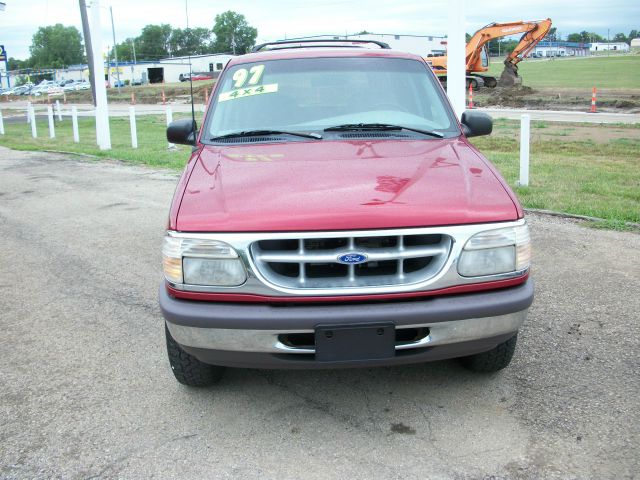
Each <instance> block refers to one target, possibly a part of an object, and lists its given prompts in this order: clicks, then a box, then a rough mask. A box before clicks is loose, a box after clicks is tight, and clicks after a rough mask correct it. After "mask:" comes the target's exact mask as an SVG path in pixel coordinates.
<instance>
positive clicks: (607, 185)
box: [473, 136, 640, 223]
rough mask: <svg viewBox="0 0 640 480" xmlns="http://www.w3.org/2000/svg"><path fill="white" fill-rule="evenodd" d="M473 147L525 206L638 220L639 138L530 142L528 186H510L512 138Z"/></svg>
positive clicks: (514, 161) (514, 168) (515, 165)
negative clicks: (512, 189) (476, 148)
mask: <svg viewBox="0 0 640 480" xmlns="http://www.w3.org/2000/svg"><path fill="white" fill-rule="evenodd" d="M622 140H624V141H622ZM473 143H474V144H475V145H476V146H477V147H478V148H479V149H480V150H481V151H482V152H483V153H484V154H485V155H486V156H487V158H488V159H489V160H491V161H492V162H493V163H494V164H495V165H496V166H497V167H498V169H499V170H500V172H501V173H502V174H503V176H504V177H505V179H506V180H507V182H508V183H509V184H510V185H512V186H514V190H515V191H516V193H517V194H518V197H519V198H520V200H521V201H522V203H523V205H524V206H525V207H528V208H539V209H545V210H555V211H560V212H566V213H572V214H577V215H587V216H590V217H597V218H603V219H607V220H610V221H612V222H615V221H617V222H634V223H639V222H640V140H636V139H620V140H612V141H609V142H606V143H595V142H593V141H591V140H583V141H564V140H559V139H549V138H545V139H544V140H541V141H534V142H532V144H531V163H530V178H529V186H528V187H518V186H515V185H516V182H517V180H518V177H519V168H520V167H519V158H518V155H519V154H518V152H519V144H518V141H517V139H516V138H509V137H499V136H490V137H480V138H477V139H473Z"/></svg>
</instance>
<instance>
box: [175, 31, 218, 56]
mask: <svg viewBox="0 0 640 480" xmlns="http://www.w3.org/2000/svg"><path fill="white" fill-rule="evenodd" d="M169 48H170V50H171V55H173V56H185V55H204V54H205V53H210V52H211V30H209V29H208V28H185V29H184V30H182V29H180V28H176V29H173V30H172V31H171V38H169Z"/></svg>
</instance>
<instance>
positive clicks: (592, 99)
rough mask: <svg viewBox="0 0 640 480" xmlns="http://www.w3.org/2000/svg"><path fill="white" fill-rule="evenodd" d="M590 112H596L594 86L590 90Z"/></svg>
mask: <svg viewBox="0 0 640 480" xmlns="http://www.w3.org/2000/svg"><path fill="white" fill-rule="evenodd" d="M589 111H590V112H591V113H596V87H593V90H592V91H591V110H589Z"/></svg>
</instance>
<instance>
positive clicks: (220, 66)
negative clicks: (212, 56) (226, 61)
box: [216, 63, 222, 71]
mask: <svg viewBox="0 0 640 480" xmlns="http://www.w3.org/2000/svg"><path fill="white" fill-rule="evenodd" d="M216 70H217V71H220V70H222V63H216Z"/></svg>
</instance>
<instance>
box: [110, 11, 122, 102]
mask: <svg viewBox="0 0 640 480" xmlns="http://www.w3.org/2000/svg"><path fill="white" fill-rule="evenodd" d="M109 13H110V14H111V33H112V34H113V55H114V57H115V59H116V78H117V79H118V93H120V68H119V67H118V45H117V44H116V28H115V27H114V26H113V7H112V6H109Z"/></svg>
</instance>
